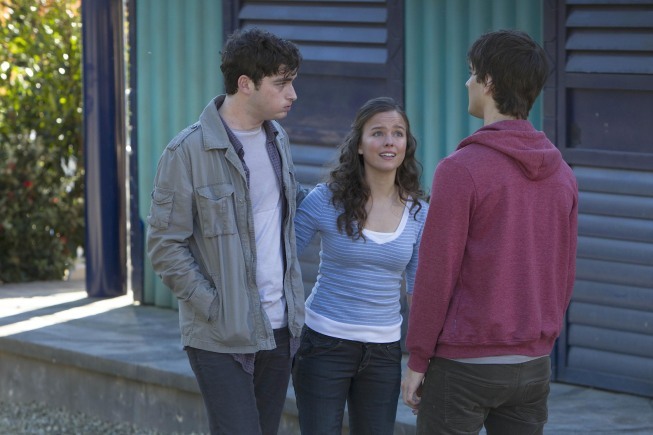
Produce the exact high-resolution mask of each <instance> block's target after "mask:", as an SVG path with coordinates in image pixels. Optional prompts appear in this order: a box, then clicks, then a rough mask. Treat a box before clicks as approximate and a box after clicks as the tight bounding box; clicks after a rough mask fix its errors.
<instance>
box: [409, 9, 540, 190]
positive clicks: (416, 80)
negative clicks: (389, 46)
mask: <svg viewBox="0 0 653 435" xmlns="http://www.w3.org/2000/svg"><path fill="white" fill-rule="evenodd" d="M405 16H406V23H405V24H406V26H405V28H406V38H405V45H406V66H405V71H406V90H405V95H406V102H405V106H406V112H407V113H408V116H409V117H410V122H411V127H412V129H413V132H414V134H415V136H416V137H417V140H418V157H419V159H420V161H421V162H422V165H423V167H424V174H423V176H422V184H423V185H424V186H425V187H426V188H427V189H429V188H430V187H431V180H432V178H433V173H434V172H435V167H436V166H437V163H438V162H439V161H440V159H442V158H443V157H445V156H447V155H448V154H450V153H451V152H453V150H455V148H456V146H457V145H458V143H459V142H460V140H461V139H463V138H464V137H465V136H467V135H469V134H471V133H473V132H474V131H476V130H477V129H478V128H480V127H481V126H482V121H481V120H478V119H475V118H473V117H471V116H470V115H469V114H468V113H467V90H466V89H465V82H466V81H467V78H468V77H469V74H468V65H467V60H466V57H467V49H468V48H469V46H470V45H471V43H472V42H474V40H475V39H476V38H477V37H479V36H480V35H481V34H482V33H485V32H487V31H491V30H498V29H501V28H512V29H520V30H524V31H526V32H528V33H529V34H530V35H531V36H533V38H534V39H535V40H537V41H538V42H542V0H406V14H405ZM540 100H541V98H538V100H537V101H536V102H535V106H534V107H533V110H531V114H530V117H529V119H530V120H531V122H532V123H533V125H534V126H535V127H536V128H538V129H541V125H542V119H541V118H542V108H541V101H540Z"/></svg>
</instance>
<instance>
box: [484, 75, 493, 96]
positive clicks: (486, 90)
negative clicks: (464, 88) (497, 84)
mask: <svg viewBox="0 0 653 435" xmlns="http://www.w3.org/2000/svg"><path fill="white" fill-rule="evenodd" d="M492 89H493V86H492V77H491V76H489V75H488V76H487V77H486V78H485V84H484V86H483V92H484V93H485V94H489V95H492Z"/></svg>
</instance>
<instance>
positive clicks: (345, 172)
mask: <svg viewBox="0 0 653 435" xmlns="http://www.w3.org/2000/svg"><path fill="white" fill-rule="evenodd" d="M384 112H397V113H399V115H401V117H402V118H403V119H404V122H405V123H406V154H405V157H404V161H403V162H402V163H401V165H400V166H399V168H397V174H396V176H395V184H396V185H397V187H398V192H399V197H400V198H401V200H402V201H403V202H405V203H407V202H408V198H409V197H411V198H412V199H413V203H412V205H411V207H410V210H411V211H413V209H416V211H415V216H416V215H417V213H418V212H419V211H420V210H421V208H422V205H421V204H420V203H419V202H418V201H417V200H418V199H424V197H425V195H424V191H423V190H422V188H421V186H420V183H419V178H420V174H421V170H422V166H421V165H420V163H419V162H418V161H417V159H416V158H415V150H416V149H417V140H416V139H415V137H414V136H413V134H412V133H411V131H410V123H409V122H408V116H406V113H405V112H404V110H403V109H402V107H401V106H400V105H399V104H397V103H396V102H395V100H393V99H392V98H389V97H379V98H374V99H371V100H369V101H367V102H366V103H365V104H363V106H361V108H360V109H358V112H357V113H356V118H355V119H354V121H353V122H352V124H351V129H350V131H349V133H348V134H347V136H346V137H345V140H344V142H343V143H342V144H341V145H340V147H339V152H340V156H339V158H338V162H337V163H336V166H335V168H334V169H333V170H332V171H331V172H330V173H329V182H328V186H329V189H330V190H331V192H332V194H333V198H332V202H333V206H334V207H336V208H338V207H342V209H343V212H342V213H341V214H340V215H339V216H338V221H337V224H338V231H340V232H341V233H342V232H345V233H346V234H347V235H348V236H349V237H352V238H353V239H358V238H363V239H365V237H364V236H363V228H364V227H365V222H366V221H367V211H366V210H365V204H367V201H368V200H369V198H370V195H371V191H370V187H369V185H368V184H367V182H366V181H365V165H364V163H363V156H362V155H360V154H358V147H359V145H360V142H361V138H362V136H363V128H364V127H365V123H367V121H369V120H370V118H372V117H373V116H374V115H376V114H377V113H384Z"/></svg>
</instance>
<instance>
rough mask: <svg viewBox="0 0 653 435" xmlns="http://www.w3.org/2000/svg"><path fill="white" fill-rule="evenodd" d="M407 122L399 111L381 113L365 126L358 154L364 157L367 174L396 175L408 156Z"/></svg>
mask: <svg viewBox="0 0 653 435" xmlns="http://www.w3.org/2000/svg"><path fill="white" fill-rule="evenodd" d="M407 136H408V133H407V131H406V122H405V121H404V118H403V117H402V116H401V115H400V114H399V113H398V112H397V111H394V110H393V111H390V112H381V113H377V114H376V115H374V116H372V117H371V118H370V119H369V120H368V121H367V122H366V123H365V125H364V126H363V132H362V135H361V140H360V143H359V145H358V154H360V155H362V156H363V162H364V165H365V173H366V174H370V173H372V172H378V173H385V172H391V173H393V175H394V173H396V171H397V168H399V167H400V166H401V164H402V163H403V161H404V157H405V156H406V144H407V140H408V139H407Z"/></svg>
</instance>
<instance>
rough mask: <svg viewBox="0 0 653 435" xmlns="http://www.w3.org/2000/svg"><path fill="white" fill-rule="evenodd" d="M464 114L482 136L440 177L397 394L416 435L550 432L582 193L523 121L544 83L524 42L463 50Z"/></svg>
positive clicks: (468, 142) (463, 146) (493, 35)
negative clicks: (557, 350) (554, 365)
mask: <svg viewBox="0 0 653 435" xmlns="http://www.w3.org/2000/svg"><path fill="white" fill-rule="evenodd" d="M468 61H469V66H470V69H471V71H470V74H471V76H470V78H469V80H467V83H466V84H465V85H466V87H467V90H468V93H469V107H468V111H469V113H470V114H471V115H472V116H475V117H478V118H482V119H483V122H484V126H483V127H482V128H481V129H479V130H478V131H476V132H475V133H474V134H472V135H471V136H469V137H467V138H466V139H464V140H463V141H462V142H461V143H460V144H459V145H458V148H457V150H456V151H455V152H454V153H453V154H452V155H450V156H449V157H447V158H445V159H443V160H442V161H441V162H440V163H439V165H438V167H437V169H436V172H435V176H434V178H433V186H432V189H431V195H432V196H431V202H430V208H429V212H428V215H427V218H426V223H425V226H424V233H423V236H422V243H421V248H420V251H419V265H418V269H417V276H416V280H415V288H414V292H413V300H412V305H411V309H410V317H409V323H408V336H407V340H406V344H407V348H408V351H409V352H410V357H409V360H408V370H407V373H406V375H405V377H404V380H403V381H402V395H403V399H404V401H405V402H406V404H407V405H408V406H410V407H411V408H413V409H414V412H417V410H418V409H419V413H418V416H417V433H418V434H439V435H440V434H470V433H478V432H480V430H481V429H482V427H483V426H484V425H485V428H486V431H487V433H488V434H541V433H542V432H543V427H544V424H545V423H546V420H547V397H548V394H549V378H550V375H551V361H550V358H549V354H550V353H551V350H552V348H553V344H554V342H555V339H556V338H557V337H558V335H559V334H560V330H561V328H562V322H563V318H564V314H565V311H566V309H567V306H568V304H569V300H570V298H571V292H572V289H573V285H574V275H575V262H576V239H577V214H578V209H577V204H578V187H577V184H576V179H575V177H574V174H573V172H572V170H571V169H570V168H569V166H568V165H567V164H566V163H565V162H564V161H563V159H562V156H561V154H560V152H559V151H558V149H556V147H555V146H554V145H553V144H552V143H551V142H550V141H549V140H548V139H547V138H546V136H545V135H544V133H542V132H539V131H536V130H535V129H534V128H533V126H532V125H531V124H530V122H528V121H527V120H526V118H527V117H528V112H529V111H530V109H531V107H532V105H533V102H534V101H535V98H536V97H537V95H538V94H539V93H540V91H541V90H542V87H543V86H544V83H545V82H546V79H547V76H548V68H549V67H548V62H547V58H546V54H545V52H544V50H543V49H542V48H541V47H540V46H539V45H538V44H537V43H535V42H534V41H533V40H532V39H531V38H530V37H529V36H528V35H527V34H525V33H523V32H519V31H512V30H501V31H496V32H490V33H487V34H485V35H483V36H481V37H480V38H479V39H478V40H476V42H474V44H473V45H472V46H471V48H470V50H469V52H468Z"/></svg>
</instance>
